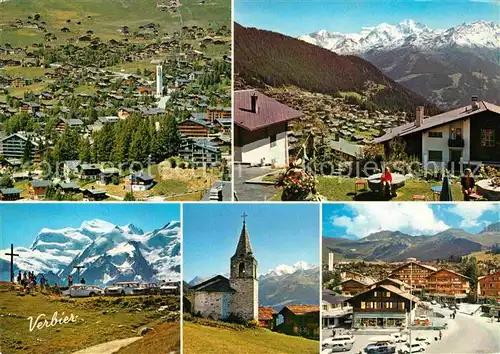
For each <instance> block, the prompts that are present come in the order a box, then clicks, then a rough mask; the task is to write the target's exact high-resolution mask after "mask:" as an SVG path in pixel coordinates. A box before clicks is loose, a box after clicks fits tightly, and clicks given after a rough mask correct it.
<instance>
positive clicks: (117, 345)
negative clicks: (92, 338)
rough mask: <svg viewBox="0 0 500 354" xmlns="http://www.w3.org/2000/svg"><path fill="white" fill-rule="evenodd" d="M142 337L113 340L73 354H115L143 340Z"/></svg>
mask: <svg viewBox="0 0 500 354" xmlns="http://www.w3.org/2000/svg"><path fill="white" fill-rule="evenodd" d="M141 338H142V337H131V338H126V339H119V340H113V341H111V342H106V343H101V344H98V345H94V346H93V347H89V348H87V349H83V350H79V351H77V352H74V353H73V354H113V353H116V352H117V351H118V349H121V348H123V347H126V346H127V345H129V344H131V343H133V342H135V341H136V340H139V339H141Z"/></svg>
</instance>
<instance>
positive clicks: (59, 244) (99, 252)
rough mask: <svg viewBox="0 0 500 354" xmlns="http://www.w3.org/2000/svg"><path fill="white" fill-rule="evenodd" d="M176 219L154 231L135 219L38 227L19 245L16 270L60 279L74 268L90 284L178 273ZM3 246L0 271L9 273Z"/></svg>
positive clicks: (173, 276)
mask: <svg viewBox="0 0 500 354" xmlns="http://www.w3.org/2000/svg"><path fill="white" fill-rule="evenodd" d="M180 235H181V231H180V222H178V221H172V222H170V223H168V224H166V225H165V226H164V227H162V228H160V229H157V230H154V231H152V232H147V233H144V231H143V230H142V229H140V228H138V227H136V226H135V225H133V224H128V225H125V226H122V227H120V226H116V225H114V224H112V223H109V222H106V221H103V220H91V221H85V222H83V223H82V225H81V226H80V227H79V228H76V229H75V228H64V229H59V230H51V229H42V230H41V231H40V232H39V233H38V235H37V236H36V238H35V240H34V241H33V243H32V245H31V246H30V247H29V248H24V247H18V248H15V252H17V253H19V255H20V257H16V259H15V271H16V272H17V270H19V269H20V270H21V271H25V270H26V271H28V270H29V271H34V272H35V273H36V274H40V273H43V274H44V275H45V276H46V277H48V278H49V281H51V282H58V283H59V284H60V283H63V282H66V279H67V278H68V276H69V275H70V274H75V272H76V270H75V269H74V268H73V267H74V266H76V265H83V266H85V268H83V269H82V270H81V271H80V276H81V277H84V278H85V280H86V282H87V283H88V284H96V285H107V284H110V283H113V282H116V281H130V280H144V281H158V280H166V279H179V278H180V264H181V256H180ZM4 253H5V252H3V251H2V252H1V255H0V274H2V278H4V279H8V276H9V275H8V274H9V261H10V260H9V258H8V256H6V255H4Z"/></svg>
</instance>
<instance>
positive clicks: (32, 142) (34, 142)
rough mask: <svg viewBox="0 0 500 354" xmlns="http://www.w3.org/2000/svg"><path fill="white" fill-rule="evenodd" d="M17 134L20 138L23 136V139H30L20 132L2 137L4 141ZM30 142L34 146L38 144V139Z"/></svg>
mask: <svg viewBox="0 0 500 354" xmlns="http://www.w3.org/2000/svg"><path fill="white" fill-rule="evenodd" d="M15 136H17V137H18V138H21V139H23V140H24V141H28V137H26V136H25V135H23V134H20V133H14V134H11V135H9V136H6V137H5V138H3V139H2V141H6V140H9V139H11V138H13V137H15ZM30 143H31V144H32V145H34V146H38V143H37V142H36V141H33V140H30Z"/></svg>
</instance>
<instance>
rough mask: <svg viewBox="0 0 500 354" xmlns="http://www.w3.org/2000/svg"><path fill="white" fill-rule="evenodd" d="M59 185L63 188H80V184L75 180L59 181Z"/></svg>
mask: <svg viewBox="0 0 500 354" xmlns="http://www.w3.org/2000/svg"><path fill="white" fill-rule="evenodd" d="M57 186H58V187H60V188H62V189H80V186H79V185H78V184H76V183H75V182H70V183H58V184H57Z"/></svg>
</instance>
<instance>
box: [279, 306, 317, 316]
mask: <svg viewBox="0 0 500 354" xmlns="http://www.w3.org/2000/svg"><path fill="white" fill-rule="evenodd" d="M284 309H288V310H290V312H293V314H295V315H304V314H306V313H310V312H319V305H289V306H285V307H283V309H282V310H281V311H280V313H281V312H282V311H283V310H284Z"/></svg>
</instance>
